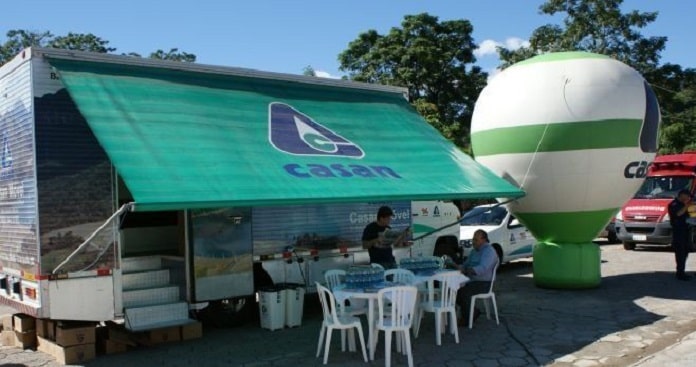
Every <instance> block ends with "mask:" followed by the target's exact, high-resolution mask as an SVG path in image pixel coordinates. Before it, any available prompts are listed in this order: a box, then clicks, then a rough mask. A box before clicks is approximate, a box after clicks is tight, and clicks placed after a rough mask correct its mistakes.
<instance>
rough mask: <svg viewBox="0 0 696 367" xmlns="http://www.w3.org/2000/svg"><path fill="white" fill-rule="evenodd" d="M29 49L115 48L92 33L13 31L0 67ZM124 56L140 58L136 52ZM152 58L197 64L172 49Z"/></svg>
mask: <svg viewBox="0 0 696 367" xmlns="http://www.w3.org/2000/svg"><path fill="white" fill-rule="evenodd" d="M27 47H49V48H60V49H66V50H78V51H90V52H99V53H112V52H114V51H116V48H115V47H110V46H109V41H107V40H105V39H102V38H101V37H98V36H95V35H93V34H91V33H86V34H85V33H72V32H70V33H68V34H67V35H65V36H54V35H53V34H52V33H51V32H48V31H45V32H35V31H28V30H21V29H13V30H10V31H8V32H7V40H6V41H5V42H4V43H2V44H0V65H2V64H4V63H6V62H8V61H10V60H11V59H12V58H13V57H14V56H15V55H17V54H18V53H19V52H20V51H22V50H23V49H25V48H27ZM123 55H128V56H133V57H140V55H139V54H137V53H135V52H129V53H125V54H123ZM150 58H153V59H161V60H172V61H181V62H195V61H196V55H194V54H191V53H187V52H183V51H181V52H180V51H179V49H177V48H171V49H170V50H169V51H168V52H165V51H162V50H157V51H155V52H152V53H151V54H150Z"/></svg>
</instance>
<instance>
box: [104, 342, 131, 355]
mask: <svg viewBox="0 0 696 367" xmlns="http://www.w3.org/2000/svg"><path fill="white" fill-rule="evenodd" d="M127 350H128V345H127V344H124V343H120V342H119V341H117V340H109V339H104V340H100V341H98V342H97V354H116V353H123V352H125V351H127Z"/></svg>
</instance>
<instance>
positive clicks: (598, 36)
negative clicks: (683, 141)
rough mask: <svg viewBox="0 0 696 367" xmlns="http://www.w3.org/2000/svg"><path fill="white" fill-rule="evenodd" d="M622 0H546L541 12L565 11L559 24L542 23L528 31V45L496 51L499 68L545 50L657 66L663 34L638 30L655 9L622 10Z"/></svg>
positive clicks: (646, 68) (641, 67) (641, 66)
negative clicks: (590, 53)
mask: <svg viewBox="0 0 696 367" xmlns="http://www.w3.org/2000/svg"><path fill="white" fill-rule="evenodd" d="M622 3H623V0H547V1H546V2H545V3H544V4H542V5H541V6H540V7H539V10H540V12H541V13H542V14H547V15H550V16H553V15H557V14H559V13H560V14H565V17H564V18H563V24H562V25H557V24H546V25H543V26H541V27H539V28H537V29H536V30H534V32H533V33H532V36H531V37H530V38H529V47H522V48H520V49H517V50H508V49H506V48H504V47H500V48H499V49H498V52H499V54H500V59H501V60H502V61H503V65H501V66H502V67H507V66H510V65H512V64H514V63H516V62H518V61H521V60H524V59H527V58H529V57H531V56H534V55H538V54H541V53H546V52H558V51H588V52H594V53H598V54H603V55H608V56H611V57H613V58H615V59H617V60H619V61H622V62H624V63H626V64H628V65H631V66H632V67H634V68H635V69H636V70H638V71H639V72H641V73H647V72H650V71H653V70H655V69H656V68H657V67H658V64H659V60H660V53H661V52H662V50H664V48H665V45H666V43H667V37H647V38H646V37H644V36H643V35H642V34H641V33H640V31H639V30H640V29H641V28H644V27H645V26H647V25H648V24H650V23H652V22H654V21H655V19H657V15H658V13H657V12H639V11H637V10H632V11H629V12H628V13H623V12H622V11H621V8H620V7H621V4H622Z"/></svg>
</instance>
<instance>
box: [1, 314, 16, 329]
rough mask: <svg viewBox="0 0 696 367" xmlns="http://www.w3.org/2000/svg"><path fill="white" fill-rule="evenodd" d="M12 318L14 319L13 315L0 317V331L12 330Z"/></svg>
mask: <svg viewBox="0 0 696 367" xmlns="http://www.w3.org/2000/svg"><path fill="white" fill-rule="evenodd" d="M13 318H14V315H12V314H5V315H2V316H0V319H2V324H0V330H4V331H12V330H14V326H13V325H12V319H13Z"/></svg>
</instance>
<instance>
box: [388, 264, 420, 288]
mask: <svg viewBox="0 0 696 367" xmlns="http://www.w3.org/2000/svg"><path fill="white" fill-rule="evenodd" d="M384 280H388V281H392V282H394V283H401V284H404V285H410V284H413V282H415V280H416V275H415V274H413V272H412V271H410V270H408V269H401V268H396V269H387V270H385V271H384Z"/></svg>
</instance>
